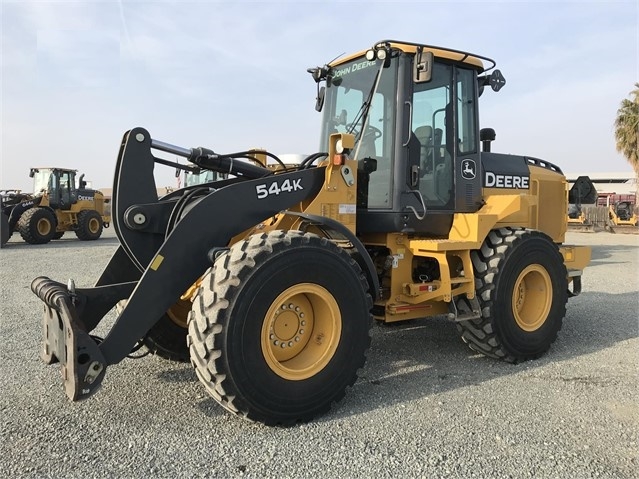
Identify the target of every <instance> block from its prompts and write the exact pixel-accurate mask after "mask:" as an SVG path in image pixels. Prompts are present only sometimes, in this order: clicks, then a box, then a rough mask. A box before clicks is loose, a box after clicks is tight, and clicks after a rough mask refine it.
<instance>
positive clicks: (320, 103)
mask: <svg viewBox="0 0 639 479" xmlns="http://www.w3.org/2000/svg"><path fill="white" fill-rule="evenodd" d="M325 95H326V88H324V87H321V88H320V89H319V90H317V98H316V99H315V109H316V110H317V111H322V108H323V107H324V97H325Z"/></svg>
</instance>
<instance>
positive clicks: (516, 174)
mask: <svg viewBox="0 0 639 479" xmlns="http://www.w3.org/2000/svg"><path fill="white" fill-rule="evenodd" d="M494 67H495V62H494V61H493V60H491V59H489V58H486V57H482V56H480V55H476V54H471V53H467V52H462V51H457V50H452V49H447V48H442V47H434V46H428V45H421V44H415V43H406V42H396V41H390V40H389V41H382V42H379V43H377V44H375V45H374V47H373V48H371V49H369V50H366V51H362V52H359V53H356V54H353V55H350V56H346V57H344V58H341V59H340V60H337V61H334V62H333V63H331V64H329V65H324V66H322V67H317V68H313V69H310V70H309V72H310V73H311V74H312V77H313V79H314V80H315V82H316V83H317V102H316V109H317V110H320V111H322V112H323V116H322V131H321V142H320V145H321V147H320V148H321V151H320V152H318V153H316V154H313V155H310V156H308V157H307V158H306V159H304V160H303V161H302V162H300V164H299V165H296V166H295V167H294V168H293V167H287V166H286V165H284V164H283V163H282V164H281V165H280V168H275V169H273V168H265V167H264V166H263V165H264V164H265V162H264V161H263V159H264V157H270V158H273V157H274V155H272V154H270V153H268V152H263V153H260V154H259V155H258V154H257V153H251V151H250V150H246V151H242V152H239V153H233V154H226V155H225V154H220V153H215V152H214V151H212V150H210V149H206V148H202V147H199V148H183V147H179V146H174V145H171V144H168V143H165V142H163V141H159V140H157V139H155V138H153V137H152V136H151V135H150V133H149V132H148V131H146V130H145V129H143V128H134V129H132V130H130V131H127V132H126V133H125V134H124V138H123V141H122V143H121V147H120V152H119V156H118V160H117V164H116V173H115V180H114V187H113V212H112V214H113V223H114V227H115V231H116V233H117V236H118V238H119V240H120V246H119V248H118V249H117V251H116V252H115V253H114V255H113V257H112V259H111V261H110V262H109V264H108V265H107V266H106V268H105V269H104V272H103V273H102V275H101V276H100V278H99V279H98V280H97V282H96V284H95V286H94V287H91V288H76V287H75V284H74V283H73V281H72V280H71V281H69V282H68V283H66V284H63V283H59V282H56V281H53V280H51V279H49V278H46V277H39V278H36V279H35V280H34V281H33V283H32V290H33V291H34V293H35V294H37V295H38V296H39V297H40V298H41V299H42V301H44V303H45V305H46V307H45V315H44V319H43V325H44V342H43V350H42V358H43V360H44V361H45V362H47V363H54V362H57V361H59V362H61V364H62V367H63V370H64V384H65V389H66V393H67V395H68V397H69V398H70V399H72V400H79V399H84V398H87V397H89V396H90V395H92V394H93V393H94V392H95V391H96V390H97V389H98V388H99V386H100V384H101V383H102V381H103V379H104V377H105V372H106V370H107V368H108V367H109V366H111V365H114V364H116V363H118V362H120V361H121V360H123V359H124V358H126V357H127V356H128V355H129V354H130V353H131V351H132V350H135V349H136V348H138V347H140V345H141V344H147V345H151V346H150V347H151V350H152V351H153V352H157V353H159V354H160V355H162V356H164V357H175V358H180V359H187V358H188V359H190V361H191V362H192V364H193V365H194V367H195V370H196V373H197V375H198V377H199V379H200V381H201V382H202V383H203V384H204V386H205V387H206V389H207V390H208V391H209V393H210V394H211V396H212V397H213V398H214V399H215V400H216V401H217V402H219V403H220V404H221V405H222V406H223V407H225V408H226V409H227V410H229V411H231V412H232V413H234V414H237V415H240V416H243V417H246V418H248V419H251V420H257V421H262V422H264V423H267V424H294V423H295V422H297V421H307V420H310V419H311V418H313V417H314V416H316V415H318V414H321V413H323V412H325V411H327V410H328V409H329V407H330V406H331V404H332V403H333V402H335V401H338V400H340V399H341V398H342V397H343V396H344V394H345V391H346V389H347V387H348V386H350V385H352V384H353V383H354V382H355V380H356V378H357V374H358V370H359V369H360V368H361V367H362V366H363V365H364V362H365V359H366V353H367V350H368V348H369V344H370V328H371V322H372V321H371V319H372V317H374V318H376V319H377V320H378V321H382V322H387V323H390V322H398V321H405V320H409V319H413V318H424V317H433V316H440V315H444V317H445V318H447V319H448V320H450V321H452V322H454V323H456V325H457V329H458V331H459V333H460V335H461V338H462V339H463V340H464V341H465V342H466V343H467V344H468V345H469V346H470V348H471V349H473V350H474V351H477V352H480V353H482V354H484V355H486V356H490V357H492V358H498V359H503V360H505V361H509V362H517V361H524V360H529V359H534V358H537V357H539V356H541V355H542V354H544V353H545V352H546V351H547V350H548V349H549V348H550V346H551V344H552V343H553V341H554V340H555V339H556V337H557V333H558V331H559V329H560V328H561V325H562V320H563V318H564V315H565V312H566V302H567V300H568V297H569V296H574V295H577V294H579V292H580V289H581V274H582V270H583V268H584V267H585V266H586V265H587V264H588V262H589V258H590V250H589V249H588V248H585V247H577V246H569V245H566V244H564V240H565V232H566V211H567V207H568V202H567V183H566V179H565V177H564V175H563V174H562V172H561V170H560V169H559V167H557V166H555V165H553V164H551V163H549V162H546V161H543V160H540V159H536V158H532V157H528V156H515V155H503V154H498V153H492V152H490V142H491V141H492V140H494V138H495V132H494V131H493V130H490V129H483V130H481V132H480V129H479V126H478V98H479V96H480V95H481V94H482V92H483V90H484V88H485V87H486V86H490V87H491V88H492V89H493V90H495V91H498V90H499V89H500V88H501V87H502V86H503V85H504V83H505V80H504V78H503V76H502V75H501V73H500V72H499V70H493V69H494ZM490 70H493V71H492V72H491V73H488V72H489V71H490ZM480 141H481V142H482V143H483V149H480ZM154 151H156V152H157V151H160V152H165V153H170V154H174V155H179V156H181V157H184V158H187V159H188V161H190V162H192V163H194V164H195V165H196V166H197V167H199V168H201V169H207V170H211V171H217V172H223V173H228V174H230V175H232V177H229V178H227V179H224V180H220V181H217V182H215V183H213V184H207V185H195V186H192V187H185V188H182V189H179V190H176V191H174V192H173V193H171V194H169V195H166V196H164V197H162V198H160V199H158V198H157V194H156V185H155V182H154V179H153V170H154V166H155V165H156V164H157V163H163V164H166V163H167V162H166V161H159V160H158V158H157V157H156V156H154V154H153V152H154ZM247 157H248V158H253V159H255V160H256V161H255V162H253V163H250V162H249V163H247V162H243V161H238V159H245V158H247ZM276 161H277V160H276ZM173 166H174V167H175V166H177V167H180V166H179V165H177V164H175V163H174V164H173ZM123 299H127V301H126V305H125V306H124V308H123V309H122V310H121V311H119V312H118V314H117V319H116V320H115V322H114V324H113V326H112V327H111V328H110V329H109V332H108V335H107V336H106V337H105V338H104V339H100V338H97V337H95V336H94V335H93V333H92V331H93V330H94V329H95V328H96V326H97V325H98V324H99V323H100V322H101V320H102V319H103V318H104V317H105V315H107V313H108V312H109V311H111V310H112V308H113V307H114V306H115V305H116V303H118V302H119V301H121V300H123ZM397 354H398V355H399V354H401V353H400V352H399V351H398V352H397Z"/></svg>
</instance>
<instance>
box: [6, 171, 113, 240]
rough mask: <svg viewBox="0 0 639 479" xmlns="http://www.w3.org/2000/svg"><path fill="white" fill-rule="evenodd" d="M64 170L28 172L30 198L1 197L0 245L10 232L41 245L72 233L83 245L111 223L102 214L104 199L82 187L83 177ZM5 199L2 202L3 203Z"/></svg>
mask: <svg viewBox="0 0 639 479" xmlns="http://www.w3.org/2000/svg"><path fill="white" fill-rule="evenodd" d="M76 173H77V170H70V169H66V168H31V170H30V172H29V176H31V177H32V178H33V191H34V193H33V194H22V195H21V197H20V198H19V201H18V200H17V199H16V198H17V197H15V196H14V197H13V198H14V201H11V199H12V197H7V198H5V197H4V196H3V203H2V213H3V214H4V216H5V217H6V219H5V218H4V217H3V218H2V221H3V223H4V224H5V227H6V231H7V232H8V233H6V234H5V235H3V237H2V244H3V245H4V244H5V243H6V241H8V239H9V237H10V236H11V234H13V232H14V231H18V232H19V233H20V236H22V239H23V240H24V241H26V242H27V243H31V244H44V243H48V242H49V241H51V240H54V239H60V238H62V236H63V235H64V233H65V232H67V231H74V232H75V234H76V236H77V237H78V238H79V239H81V240H84V241H89V240H96V239H98V238H99V237H100V236H101V235H102V229H103V228H104V227H108V226H109V223H110V221H111V218H110V216H109V215H108V213H106V212H105V202H104V195H103V194H102V193H101V192H99V191H96V190H92V189H90V188H87V187H86V182H85V181H84V179H83V178H84V175H80V177H79V178H78V183H79V185H78V186H77V187H76V182H75V175H76ZM5 199H6V201H5Z"/></svg>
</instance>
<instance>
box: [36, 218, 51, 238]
mask: <svg viewBox="0 0 639 479" xmlns="http://www.w3.org/2000/svg"><path fill="white" fill-rule="evenodd" d="M36 228H37V230H38V234H41V235H42V236H46V235H48V234H49V233H50V232H51V222H50V221H49V220H47V219H45V218H42V219H39V220H38V224H37V225H36Z"/></svg>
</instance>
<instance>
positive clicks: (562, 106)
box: [0, 0, 639, 190]
mask: <svg viewBox="0 0 639 479" xmlns="http://www.w3.org/2000/svg"><path fill="white" fill-rule="evenodd" d="M1 5H2V11H1V17H2V88H1V93H2V104H1V110H2V132H1V135H2V136H1V155H2V164H1V169H0V188H20V189H23V190H30V189H31V179H30V178H29V177H28V169H29V167H30V166H62V167H68V168H76V169H79V170H80V171H82V172H85V173H86V179H88V180H89V181H91V182H92V183H93V186H94V187H97V188H101V187H110V186H111V184H112V176H113V171H114V167H115V160H116V155H117V152H118V148H119V144H120V140H121V138H122V134H123V133H124V132H125V131H126V130H128V129H130V128H132V127H135V126H143V127H145V128H147V129H148V130H149V131H150V133H151V135H152V136H153V137H154V138H156V139H159V140H162V141H166V142H169V143H173V144H177V145H180V146H184V147H192V146H207V147H209V148H211V149H213V150H215V151H218V152H233V151H240V150H244V149H247V148H250V147H263V148H266V149H268V150H269V151H272V152H274V153H279V154H282V153H312V152H314V151H318V147H319V144H318V138H319V121H320V115H319V114H318V113H317V112H316V111H315V110H314V103H315V84H314V82H313V81H312V79H311V77H310V75H309V74H308V73H307V72H306V68H308V67H311V66H315V65H323V64H324V63H326V62H328V61H330V60H331V59H333V58H335V57H336V56H338V55H340V54H342V53H345V52H354V51H358V50H361V49H365V48H368V47H369V46H371V45H372V44H373V43H375V42H376V41H377V40H382V39H387V38H391V39H397V40H406V41H412V42H423V43H429V44H434V45H442V46H448V47H451V48H455V49H460V50H468V51H471V52H474V53H478V54H482V55H484V56H488V57H491V58H494V59H495V60H496V61H497V66H498V68H499V69H500V70H501V71H502V72H503V74H504V76H505V77H506V80H507V85H506V86H505V87H504V88H503V89H502V90H501V91H500V92H499V93H493V92H492V91H487V92H486V94H484V95H483V96H482V98H481V112H480V116H481V126H482V127H492V128H494V129H495V130H496V132H497V140H496V142H495V143H493V151H498V152H503V153H514V154H527V155H530V156H535V157H539V158H542V159H545V160H548V161H550V162H553V163H556V164H558V165H559V166H561V167H562V169H563V170H564V172H567V173H570V172H603V171H610V172H612V171H619V172H630V171H631V169H630V166H629V165H628V164H627V162H626V161H625V159H624V158H623V157H622V156H621V155H620V154H618V153H617V152H616V150H615V146H614V133H613V122H614V119H615V114H616V111H617V109H618V107H619V104H620V102H621V100H622V99H624V98H627V97H628V95H629V92H630V91H631V90H632V88H633V85H634V83H636V82H638V81H639V60H638V58H639V2H638V1H637V0H631V1H611V0H607V1H601V2H583V1H577V2H539V1H536V2H534V1H530V2H514V1H513V2H430V1H414V2H406V3H400V2H374V1H370V0H369V1H366V2H337V1H334V2H329V1H324V2H308V1H280V2H272V1H261V2H250V3H249V2H242V1H234V2H231V1H225V2H224V1H223V2H213V1H205V0H204V1H198V2H167V1H132V0H128V1H127V0H123V1H102V2H97V1H65V2H54V1H38V2H34V1H26V0H20V1H8V0H2V4H1ZM160 168H161V170H159V171H157V172H156V178H157V183H158V187H162V186H167V185H173V184H174V183H175V179H174V177H173V174H172V171H170V169H168V168H166V167H159V166H158V167H157V168H156V170H158V169H160Z"/></svg>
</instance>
